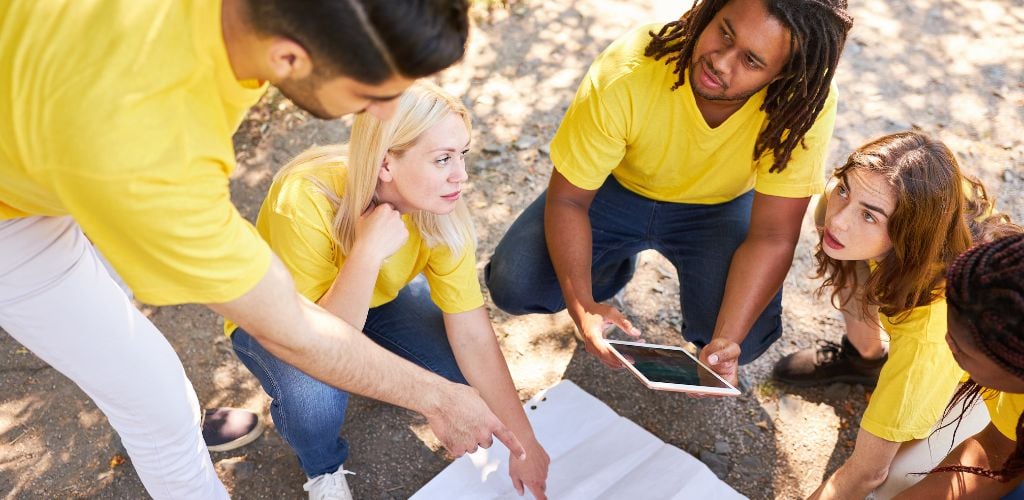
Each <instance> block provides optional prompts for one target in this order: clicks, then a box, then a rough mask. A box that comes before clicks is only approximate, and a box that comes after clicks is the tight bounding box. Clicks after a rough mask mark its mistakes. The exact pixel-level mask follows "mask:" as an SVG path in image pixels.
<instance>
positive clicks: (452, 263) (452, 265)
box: [423, 244, 484, 314]
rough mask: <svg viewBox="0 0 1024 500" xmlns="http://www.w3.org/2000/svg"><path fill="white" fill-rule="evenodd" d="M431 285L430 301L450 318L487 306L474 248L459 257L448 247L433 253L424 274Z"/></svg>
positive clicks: (469, 248)
mask: <svg viewBox="0 0 1024 500" xmlns="http://www.w3.org/2000/svg"><path fill="white" fill-rule="evenodd" d="M423 274H424V276H426V278H427V284H429V285H430V298H431V299H432V300H433V301H434V304H437V307H438V308H439V309H441V310H442V311H444V312H445V313H448V314H457V313H461V312H466V311H471V310H473V309H476V308H478V307H481V306H483V305H484V297H483V293H482V292H481V291H480V281H479V280H478V279H477V274H476V245H475V244H470V245H467V246H466V247H465V249H463V251H462V252H461V254H459V255H455V254H453V253H452V251H451V250H450V249H449V248H448V247H447V246H438V247H435V248H433V249H431V252H430V259H429V260H428V261H427V267H426V268H425V269H424V270H423Z"/></svg>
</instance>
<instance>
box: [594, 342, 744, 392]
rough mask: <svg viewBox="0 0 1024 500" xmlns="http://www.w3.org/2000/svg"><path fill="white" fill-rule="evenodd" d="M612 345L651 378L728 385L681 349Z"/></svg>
mask: <svg viewBox="0 0 1024 500" xmlns="http://www.w3.org/2000/svg"><path fill="white" fill-rule="evenodd" d="M614 348H615V350H617V351H619V352H620V353H622V354H623V355H624V356H626V358H627V359H632V360H633V368H636V370H637V371H638V372H640V373H642V374H643V376H644V377H647V380H650V381H651V382H661V383H666V384H683V385H698V386H706V387H722V388H729V386H728V385H726V384H724V383H722V381H721V380H719V379H718V377H716V376H715V375H714V374H712V373H711V372H709V371H708V369H707V368H704V367H703V366H701V365H699V364H697V362H696V361H694V359H693V358H692V357H690V356H688V355H687V354H686V353H685V352H682V351H678V350H675V349H664V348H660V347H645V346H635V345H628V344H620V343H615V344H614Z"/></svg>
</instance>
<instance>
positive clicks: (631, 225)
mask: <svg viewBox="0 0 1024 500" xmlns="http://www.w3.org/2000/svg"><path fill="white" fill-rule="evenodd" d="M546 195H547V192H545V193H543V194H541V195H540V196H539V197H538V198H537V199H536V200H535V201H534V202H533V203H532V204H531V205H530V206H529V207H527V208H526V210H525V211H524V212H523V213H522V215H520V216H519V218H518V219H516V221H515V222H514V223H513V224H512V227H510V228H509V230H508V232H507V233H505V236H504V237H502V239H501V242H500V243H498V247H497V248H496V249H495V250H494V256H493V257H492V258H491V262H490V263H489V264H488V265H487V267H486V269H485V271H484V274H485V277H486V278H485V279H486V282H487V287H488V288H489V289H490V293H491V298H492V299H493V300H494V304H495V305H496V306H498V307H499V308H501V309H502V310H504V311H505V312H508V313H509V314H528V313H554V312H558V311H561V310H562V309H565V299H564V298H563V296H562V289H561V287H560V286H559V284H558V278H557V277H556V276H555V271H554V268H553V267H552V265H551V257H550V256H549V254H548V248H547V243H546V242H545V238H544V199H545V197H546ZM753 200H754V192H753V191H748V192H747V193H745V194H743V195H741V196H740V197H738V198H736V199H734V200H732V201H729V202H726V203H721V204H717V205H696V204H687V203H667V202H660V201H654V200H651V199H649V198H645V197H643V196H641V195H638V194H636V193H634V192H632V191H629V190H628V189H626V188H624V187H622V185H620V184H619V183H618V181H616V180H615V178H614V177H612V176H609V177H608V180H607V181H605V183H604V185H603V186H601V188H600V189H599V190H598V192H597V195H596V196H595V197H594V201H593V202H592V203H591V205H590V224H591V229H592V240H593V257H592V259H593V261H592V278H591V279H592V288H593V295H594V300H596V301H598V302H600V301H604V300H608V299H610V298H611V297H613V296H614V295H615V294H616V293H618V291H619V290H621V289H622V288H623V287H624V286H626V283H628V282H629V280H630V279H631V278H632V277H633V271H634V269H635V262H636V255H637V254H638V253H640V252H641V251H643V250H649V249H654V250H657V251H658V252H660V253H661V254H662V255H664V256H665V257H666V258H667V259H668V260H669V261H670V262H672V265H673V266H675V268H676V272H677V273H678V274H679V281H680V283H679V288H680V302H681V304H680V306H681V307H682V311H683V328H682V332H681V333H682V335H683V337H684V338H685V339H686V340H688V341H690V342H693V343H694V344H696V345H697V346H699V347H704V346H705V345H707V343H708V342H710V341H711V335H712V333H714V329H715V322H716V321H717V320H718V310H719V308H720V307H721V305H722V297H723V295H724V293H725V281H726V278H727V276H728V273H729V266H730V263H731V262H732V256H733V253H735V251H736V248H737V247H738V246H739V245H740V243H742V242H743V240H744V238H746V236H747V228H748V227H749V225H750V208H751V205H752V203H753ZM781 316H782V290H779V293H778V294H776V295H775V297H774V298H773V299H772V301H771V302H770V303H769V304H768V307H767V308H765V310H764V311H763V312H762V313H761V315H760V317H758V318H757V321H756V322H755V323H754V325H753V327H752V328H751V329H750V332H749V334H748V335H747V338H746V340H744V341H743V343H742V344H741V345H740V348H741V349H742V354H741V355H740V363H744V364H745V363H749V362H751V361H753V360H755V359H757V357H758V356H760V355H761V354H762V353H763V352H764V351H765V350H766V349H768V347H769V346H770V345H771V344H772V343H773V342H775V340H777V339H778V338H779V336H780V335H781V334H782V318H781Z"/></svg>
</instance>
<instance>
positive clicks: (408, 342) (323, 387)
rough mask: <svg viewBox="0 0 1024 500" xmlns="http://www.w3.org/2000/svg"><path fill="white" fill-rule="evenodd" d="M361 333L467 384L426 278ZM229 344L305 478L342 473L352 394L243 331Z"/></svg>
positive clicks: (372, 314)
mask: <svg viewBox="0 0 1024 500" xmlns="http://www.w3.org/2000/svg"><path fill="white" fill-rule="evenodd" d="M363 332H364V333H365V334H366V336H367V337H369V338H370V339H372V340H373V341H374V342H376V343H377V344H379V345H380V346H381V347H384V348H385V349H387V350H389V351H391V352H393V353H395V354H397V355H399V356H401V357H403V358H405V359H407V360H409V361H412V362H413V363H416V364H417V365H419V366H422V367H424V368H426V369H428V370H430V371H432V372H434V373H437V374H438V375H441V376H443V377H445V378H447V379H448V380H451V381H453V382H458V383H462V384H466V383H467V382H466V379H465V377H463V376H462V372H461V371H460V370H459V366H458V364H456V362H455V356H454V354H452V349H451V346H450V345H449V344H448V337H447V334H446V333H445V328H444V318H443V315H442V313H441V310H440V309H438V308H437V306H435V305H434V303H433V302H431V300H430V290H429V288H428V287H427V283H426V280H424V279H423V277H422V276H420V277H418V278H416V279H415V280H413V281H412V282H411V283H409V285H407V286H406V287H405V288H404V289H402V292H401V293H399V294H398V297H397V298H395V300H393V301H391V302H388V303H387V304H384V305H382V306H380V307H375V308H372V309H370V311H369V315H368V317H367V318H366V326H365V327H364V329H363ZM231 343H232V345H233V346H234V348H235V353H236V354H237V355H238V358H239V359H240V360H241V361H242V363H243V364H244V365H245V366H246V367H247V368H248V369H249V371H251V372H252V373H253V375H255V376H256V378H257V379H259V381H260V384H262V385H263V390H265V391H267V394H268V395H270V398H271V400H272V401H271V403H270V414H271V416H273V418H274V425H275V426H276V427H277V431H278V433H279V434H281V437H283V438H284V440H285V441H286V442H287V443H288V445H290V446H291V447H292V450H294V451H295V454H296V455H298V457H299V464H300V465H301V467H302V471H303V472H305V473H306V476H308V477H316V476H319V475H321V474H326V473H330V472H334V471H336V470H338V467H340V466H341V465H342V464H343V463H344V462H345V459H347V458H348V443H347V442H346V441H345V440H344V439H342V438H341V437H340V436H339V435H338V433H339V431H340V430H341V426H342V424H344V423H345V408H346V406H347V405H348V393H347V392H345V391H343V390H341V389H338V388H336V387H333V386H330V385H327V384H325V383H323V382H320V381H319V380H317V379H315V378H313V377H310V376H309V375H306V374H305V373H303V372H301V371H299V370H298V369H297V368H295V367H293V366H291V365H289V364H288V363H285V362H284V361H281V360H280V359H277V358H276V357H274V355H273V354H270V353H269V352H267V351H266V350H265V349H263V346H261V345H260V344H259V343H258V342H256V340H255V339H253V338H252V337H251V336H250V335H249V334H248V333H247V332H246V331H245V330H243V329H241V328H237V329H235V331H234V333H233V334H232V335H231Z"/></svg>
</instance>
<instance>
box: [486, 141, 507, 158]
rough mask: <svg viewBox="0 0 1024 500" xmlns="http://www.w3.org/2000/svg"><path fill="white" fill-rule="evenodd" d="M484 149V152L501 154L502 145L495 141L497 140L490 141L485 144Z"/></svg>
mask: <svg viewBox="0 0 1024 500" xmlns="http://www.w3.org/2000/svg"><path fill="white" fill-rule="evenodd" d="M483 151H484V153H490V154H495V155H496V154H500V153H501V151H502V147H501V144H498V143H495V142H490V143H487V144H485V145H484V149H483Z"/></svg>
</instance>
